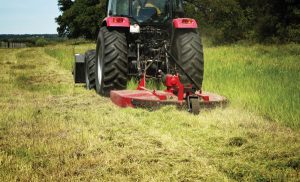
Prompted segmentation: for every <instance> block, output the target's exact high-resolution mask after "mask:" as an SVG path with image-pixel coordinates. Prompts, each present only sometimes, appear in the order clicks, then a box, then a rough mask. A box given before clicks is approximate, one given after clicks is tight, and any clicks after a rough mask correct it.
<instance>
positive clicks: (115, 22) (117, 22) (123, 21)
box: [104, 16, 130, 28]
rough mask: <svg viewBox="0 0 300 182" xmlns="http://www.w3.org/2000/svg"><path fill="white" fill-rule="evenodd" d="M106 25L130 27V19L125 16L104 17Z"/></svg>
mask: <svg viewBox="0 0 300 182" xmlns="http://www.w3.org/2000/svg"><path fill="white" fill-rule="evenodd" d="M104 21H106V26H107V27H127V28H129V27H130V21H129V19H128V18H126V17H114V16H111V17H107V18H105V19H104Z"/></svg>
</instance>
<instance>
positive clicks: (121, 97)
mask: <svg viewBox="0 0 300 182" xmlns="http://www.w3.org/2000/svg"><path fill="white" fill-rule="evenodd" d="M110 98H111V100H112V101H113V103H115V104H116V105H118V106H120V107H133V108H149V107H150V108H158V107H160V106H165V105H177V106H179V107H186V106H187V102H186V100H182V101H180V100H179V99H178V97H177V96H176V95H174V94H173V93H169V92H165V91H156V90H154V91H150V90H122V91H111V93H110ZM198 98H199V102H200V105H201V106H202V107H205V108H209V107H215V106H224V105H225V104H226V103H227V99H226V98H225V97H223V96H220V95H217V94H214V93H210V92H202V94H199V95H198Z"/></svg>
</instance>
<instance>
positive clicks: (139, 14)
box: [107, 0, 183, 25]
mask: <svg viewBox="0 0 300 182" xmlns="http://www.w3.org/2000/svg"><path fill="white" fill-rule="evenodd" d="M182 4H183V3H182V0H108V3H107V15H108V16H121V17H130V18H131V19H133V20H135V21H136V23H139V24H142V25H145V24H164V23H165V22H166V21H168V20H171V19H172V18H174V17H175V16H183V7H182Z"/></svg>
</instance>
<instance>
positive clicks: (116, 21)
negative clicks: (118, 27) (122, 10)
mask: <svg viewBox="0 0 300 182" xmlns="http://www.w3.org/2000/svg"><path fill="white" fill-rule="evenodd" d="M112 21H113V23H123V22H124V18H113V19H112Z"/></svg>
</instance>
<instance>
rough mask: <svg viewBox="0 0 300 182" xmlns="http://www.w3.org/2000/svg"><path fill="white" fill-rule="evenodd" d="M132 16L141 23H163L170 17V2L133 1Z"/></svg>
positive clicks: (154, 0) (152, 0)
mask: <svg viewBox="0 0 300 182" xmlns="http://www.w3.org/2000/svg"><path fill="white" fill-rule="evenodd" d="M132 16H134V17H135V18H136V19H137V20H139V21H140V22H148V21H151V22H161V21H163V20H164V19H166V18H168V16H169V1H168V0H159V1H158V0H132Z"/></svg>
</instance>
